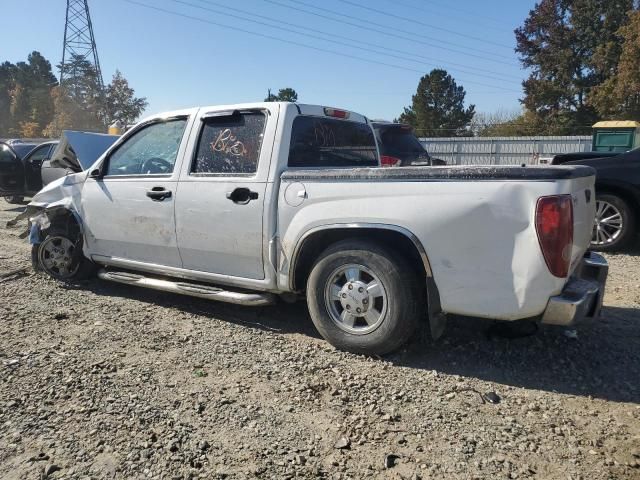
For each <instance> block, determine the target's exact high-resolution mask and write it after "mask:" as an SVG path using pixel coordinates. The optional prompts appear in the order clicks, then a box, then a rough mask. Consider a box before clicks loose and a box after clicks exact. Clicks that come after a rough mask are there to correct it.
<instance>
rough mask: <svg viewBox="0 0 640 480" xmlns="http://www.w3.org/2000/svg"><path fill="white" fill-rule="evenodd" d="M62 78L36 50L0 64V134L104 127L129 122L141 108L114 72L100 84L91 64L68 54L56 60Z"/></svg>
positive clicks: (142, 103) (55, 132) (34, 134)
mask: <svg viewBox="0 0 640 480" xmlns="http://www.w3.org/2000/svg"><path fill="white" fill-rule="evenodd" d="M58 70H59V71H60V72H61V73H62V79H63V80H62V83H60V82H58V79H57V78H56V76H55V75H54V74H53V70H52V67H51V63H50V62H49V61H48V60H47V59H46V58H44V57H43V56H42V55H41V54H40V53H39V52H35V51H34V52H32V53H31V54H30V55H29V56H28V58H27V61H26V62H17V63H16V64H13V63H10V62H4V63H2V64H0V137H3V136H4V137H7V136H11V137H14V136H15V137H23V138H39V137H51V138H55V137H59V136H60V134H61V132H62V130H84V131H96V132H106V130H107V128H108V126H109V125H111V124H112V123H114V122H116V121H119V122H120V123H121V124H122V125H128V124H132V123H133V122H135V121H136V119H137V118H138V117H139V116H140V114H141V113H142V112H143V111H144V109H145V108H146V107H147V100H146V99H145V98H139V97H136V96H135V91H134V90H133V89H132V88H131V87H130V86H129V82H128V81H127V79H126V78H125V77H124V76H123V75H122V73H120V72H119V71H116V73H115V74H114V75H113V79H112V80H111V82H110V83H109V84H108V85H106V86H105V87H103V86H102V80H101V79H100V78H99V76H98V73H97V72H96V70H95V68H94V67H93V65H92V64H91V63H90V62H89V61H87V60H86V59H85V58H83V57H81V56H74V57H72V58H71V59H70V60H69V61H68V62H65V64H64V65H59V66H58Z"/></svg>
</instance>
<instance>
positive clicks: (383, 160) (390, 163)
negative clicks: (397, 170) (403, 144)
mask: <svg viewBox="0 0 640 480" xmlns="http://www.w3.org/2000/svg"><path fill="white" fill-rule="evenodd" d="M401 163H402V160H400V159H399V158H396V157H391V156H389V155H382V156H381V157H380V165H381V166H383V167H399V166H400V164H401Z"/></svg>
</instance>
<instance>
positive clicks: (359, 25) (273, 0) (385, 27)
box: [262, 0, 513, 67]
mask: <svg viewBox="0 0 640 480" xmlns="http://www.w3.org/2000/svg"><path fill="white" fill-rule="evenodd" d="M262 1H264V2H267V3H271V4H273V5H278V6H280V7H283V8H288V9H290V10H295V11H298V12H303V13H306V14H308V15H313V16H315V17H319V18H324V19H326V20H330V21H332V22H338V23H342V24H344V25H350V26H352V27H356V28H359V29H362V30H368V31H370V32H376V33H380V34H382V35H386V36H388V37H392V38H399V39H402V40H408V41H410V42H413V43H419V44H421V45H426V46H428V47H435V48H439V49H441V50H446V51H449V52H454V53H458V54H461V55H466V56H468V57H473V58H479V59H481V60H485V61H488V62H493V63H499V64H502V65H508V66H510V67H512V66H513V63H512V62H506V61H504V60H498V59H496V58H489V57H487V55H492V56H495V57H498V58H503V59H506V58H508V57H506V56H504V55H500V54H493V53H489V52H487V51H485V50H479V49H476V48H473V47H468V46H466V45H460V44H457V43H453V42H448V41H446V40H441V39H438V38H434V37H429V36H428V35H422V34H419V33H415V32H411V34H412V35H413V36H407V35H402V34H400V33H397V32H394V33H392V32H390V31H389V28H388V25H384V24H382V23H377V22H374V21H371V20H362V19H360V18H358V17H354V16H353V15H347V14H345V13H340V12H336V11H333V10H329V9H327V8H321V7H316V6H315V5H309V4H308V3H305V2H301V1H299V0H289V2H292V3H295V4H298V5H304V6H306V7H308V8H312V9H314V10H319V11H321V12H326V13H329V14H330V15H334V16H337V17H341V18H348V19H351V20H355V21H357V22H359V23H353V22H349V21H347V20H341V19H336V18H332V17H329V16H327V15H324V14H321V13H316V12H312V11H309V10H307V9H304V8H300V7H295V6H293V5H288V4H285V3H282V2H280V1H277V0H262ZM363 24H368V25H374V26H377V27H382V28H383V30H380V29H378V28H372V27H368V26H364V25H363ZM416 37H418V38H424V39H426V40H430V42H439V43H443V44H446V45H453V46H456V47H460V48H464V49H465V50H467V51H463V50H456V49H453V48H449V47H443V46H439V45H434V44H433V43H430V42H425V41H424V40H418V39H417V38H416ZM469 51H475V52H480V53H482V54H483V55H478V54H474V53H469Z"/></svg>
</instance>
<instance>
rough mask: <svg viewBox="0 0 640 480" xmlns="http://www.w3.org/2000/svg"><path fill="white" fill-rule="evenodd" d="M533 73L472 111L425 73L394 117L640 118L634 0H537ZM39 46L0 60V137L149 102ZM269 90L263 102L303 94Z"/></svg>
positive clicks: (571, 125) (576, 123)
mask: <svg viewBox="0 0 640 480" xmlns="http://www.w3.org/2000/svg"><path fill="white" fill-rule="evenodd" d="M514 33H515V39H516V48H515V51H516V53H517V54H518V56H519V60H520V63H521V64H522V66H523V68H526V69H527V70H528V78H527V79H526V80H525V81H524V82H523V83H522V87H523V98H522V99H521V100H520V101H521V104H522V110H519V111H515V112H505V111H498V112H493V113H489V114H486V113H479V112H476V108H475V105H465V98H466V91H465V89H464V87H463V86H462V85H459V84H458V83H457V82H456V80H455V79H454V78H453V77H452V76H451V75H450V74H449V73H448V72H447V71H446V70H443V69H434V70H432V71H431V72H430V73H428V74H426V75H425V76H423V77H422V78H421V79H420V81H419V83H418V86H417V89H416V93H415V95H413V97H412V102H411V105H410V106H408V107H405V108H404V110H403V111H402V112H401V114H400V115H399V117H398V119H397V120H398V121H401V122H405V123H408V124H410V125H412V126H413V127H414V128H415V130H416V132H417V133H418V135H419V136H424V137H450V136H527V135H577V134H587V133H590V130H591V125H592V124H593V123H595V122H596V121H598V120H603V119H616V120H626V119H631V120H639V121H640V5H639V3H638V0H540V1H539V2H538V3H536V5H535V7H534V8H533V9H532V10H531V11H530V12H529V15H528V17H527V18H526V19H525V21H524V23H523V25H522V26H521V27H519V28H517V29H516V30H515V32H514ZM58 69H59V70H60V71H61V73H62V78H63V81H62V84H59V83H58V80H57V79H56V77H55V76H54V75H53V72H52V68H51V64H50V63H49V61H47V60H46V59H45V58H44V57H43V56H42V55H41V54H40V53H38V52H33V53H31V54H30V55H29V57H28V59H27V61H26V62H18V63H17V64H15V65H14V64H11V63H9V62H5V63H3V64H0V136H7V135H10V136H22V137H39V136H45V137H55V136H58V135H59V134H60V131H61V130H64V129H81V130H95V131H104V130H105V129H106V128H107V126H108V125H109V124H111V123H113V122H114V121H116V120H119V121H120V122H121V123H122V124H124V125H127V124H131V123H133V122H134V121H135V120H136V119H137V118H138V116H139V115H140V114H141V113H142V112H143V111H144V109H145V108H146V106H147V101H146V99H145V98H137V97H136V96H135V92H134V90H133V89H132V88H131V87H130V86H129V84H128V82H127V80H126V79H125V78H124V77H123V76H122V74H121V73H120V72H118V71H116V73H115V75H114V76H113V79H112V81H111V83H110V84H109V85H107V86H106V88H102V84H101V81H100V79H99V78H98V75H97V72H96V71H95V69H94V68H93V66H92V65H91V64H90V63H89V62H88V61H87V60H86V59H84V58H82V57H74V58H72V59H70V61H69V62H67V63H66V64H65V65H60V66H58ZM297 99H298V93H297V92H296V91H295V90H294V89H292V88H290V87H287V88H282V89H280V90H279V91H278V93H277V94H272V93H271V90H269V91H268V95H267V98H265V101H294V102H295V101H297Z"/></svg>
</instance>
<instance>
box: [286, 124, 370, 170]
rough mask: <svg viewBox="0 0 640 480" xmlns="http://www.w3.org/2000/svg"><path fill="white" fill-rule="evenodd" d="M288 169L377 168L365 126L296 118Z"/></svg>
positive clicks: (367, 126) (368, 133) (366, 126)
mask: <svg viewBox="0 0 640 480" xmlns="http://www.w3.org/2000/svg"><path fill="white" fill-rule="evenodd" d="M289 166H290V167H377V166H378V154H377V152H376V142H375V139H374V136H373V131H372V130H371V127H369V125H366V124H363V123H355V122H347V121H344V120H336V119H333V118H320V117H303V116H300V117H296V119H295V120H294V121H293V129H292V132H291V144H290V145H289Z"/></svg>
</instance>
